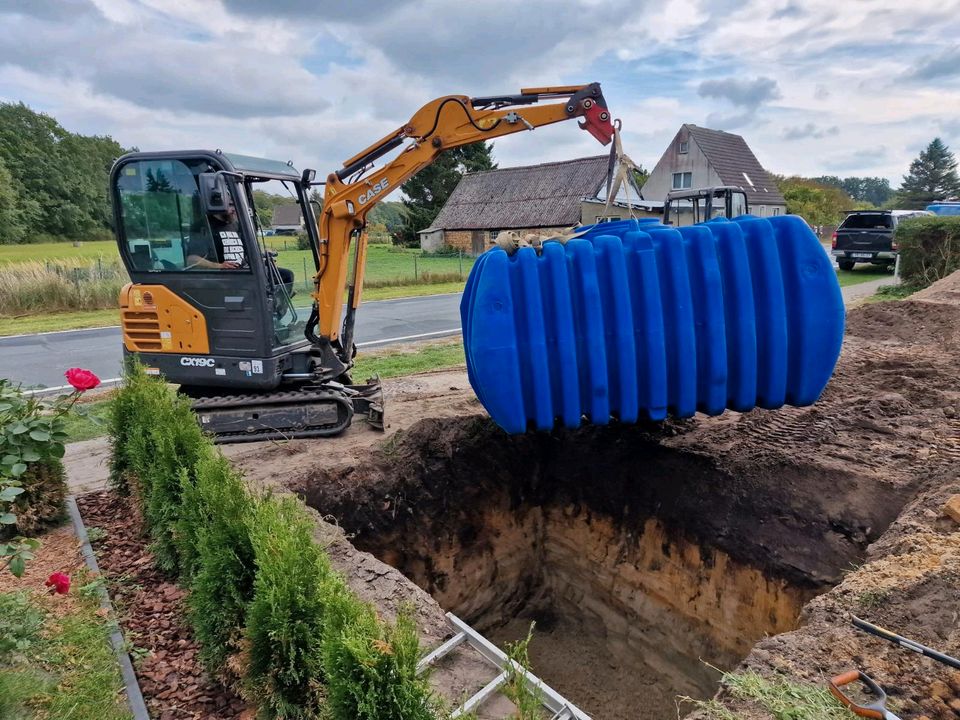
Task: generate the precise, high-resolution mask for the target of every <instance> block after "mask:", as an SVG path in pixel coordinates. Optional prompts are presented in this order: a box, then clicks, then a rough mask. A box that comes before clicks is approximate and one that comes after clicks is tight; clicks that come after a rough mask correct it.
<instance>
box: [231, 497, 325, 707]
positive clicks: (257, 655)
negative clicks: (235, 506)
mask: <svg viewBox="0 0 960 720" xmlns="http://www.w3.org/2000/svg"><path fill="white" fill-rule="evenodd" d="M312 530H313V523H312V521H311V519H310V517H309V516H308V515H307V514H306V513H305V512H304V510H303V508H302V507H301V506H300V504H299V503H298V502H297V501H296V500H295V499H293V498H283V499H277V498H267V499H265V500H263V501H261V502H260V503H259V504H258V507H257V511H256V512H255V513H254V514H253V517H252V521H251V523H250V539H251V541H252V544H253V552H254V557H255V559H256V573H257V574H256V579H255V580H254V585H253V600H252V602H251V604H250V607H249V608H248V610H247V632H246V636H247V640H248V643H249V655H250V659H249V670H248V685H249V691H250V695H251V697H253V698H256V699H257V701H258V702H259V703H260V707H261V710H263V711H265V712H266V713H267V715H268V717H273V718H284V719H285V720H297V719H298V718H313V717H316V716H317V713H318V712H319V711H320V708H321V706H322V700H323V686H322V681H323V679H324V673H323V655H322V642H323V631H324V619H325V609H326V602H325V599H326V596H328V595H329V594H330V589H329V586H330V585H331V584H332V583H333V581H334V580H333V573H332V571H331V569H330V562H329V560H328V559H327V556H326V554H325V553H324V552H323V550H322V549H321V548H320V547H319V546H318V545H317V544H316V543H314V542H313V537H312Z"/></svg>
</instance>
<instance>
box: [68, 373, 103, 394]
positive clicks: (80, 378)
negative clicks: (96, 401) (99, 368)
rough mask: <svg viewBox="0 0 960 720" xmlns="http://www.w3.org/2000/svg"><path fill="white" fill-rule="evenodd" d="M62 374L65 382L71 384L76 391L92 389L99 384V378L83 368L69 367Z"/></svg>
mask: <svg viewBox="0 0 960 720" xmlns="http://www.w3.org/2000/svg"><path fill="white" fill-rule="evenodd" d="M63 376H64V377H65V378H66V379H67V382H68V383H70V384H71V385H73V387H74V389H75V390H77V391H78V392H83V391H85V390H93V389H94V388H95V387H96V386H97V385H99V384H100V378H98V377H97V376H96V375H94V374H93V373H92V372H90V371H89V370H84V369H82V368H70V369H69V370H67V371H66V372H65V373H64V374H63Z"/></svg>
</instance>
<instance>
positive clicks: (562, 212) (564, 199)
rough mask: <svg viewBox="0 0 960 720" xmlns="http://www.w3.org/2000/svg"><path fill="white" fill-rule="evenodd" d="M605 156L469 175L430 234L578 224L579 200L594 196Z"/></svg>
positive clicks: (604, 174)
mask: <svg viewBox="0 0 960 720" xmlns="http://www.w3.org/2000/svg"><path fill="white" fill-rule="evenodd" d="M608 160H609V156H607V155H598V156H596V157H587V158H579V159H577V160H565V161H563V162H551V163H543V164H541V165H527V166H524V167H514V168H504V169H502V170H486V171H484V172H477V173H468V174H466V175H464V176H463V178H462V179H461V180H460V183H459V184H458V185H457V187H456V188H455V189H454V191H453V192H452V193H451V194H450V198H449V199H448V200H447V204H446V205H444V206H443V209H442V210H441V211H440V214H439V215H437V218H436V220H434V221H433V224H432V225H431V226H430V229H432V230H479V229H484V230H508V229H511V228H536V227H563V226H567V225H575V224H576V223H578V222H580V201H581V200H583V199H584V198H592V197H596V195H597V193H598V192H599V190H600V187H601V186H602V185H603V183H604V182H605V181H606V179H607V163H608Z"/></svg>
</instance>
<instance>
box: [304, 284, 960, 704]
mask: <svg viewBox="0 0 960 720" xmlns="http://www.w3.org/2000/svg"><path fill="white" fill-rule="evenodd" d="M950 283H952V285H950V287H946V285H949V284H950ZM954 286H960V276H958V277H956V278H953V277H951V278H947V280H945V281H942V283H941V288H940V290H939V292H936V293H930V292H928V293H926V297H925V298H923V299H922V300H910V301H903V302H891V303H883V304H876V305H868V306H865V307H863V308H860V309H857V310H854V311H852V312H851V313H850V314H849V317H848V322H847V336H846V339H845V344H844V351H843V355H842V357H841V360H840V363H839V365H838V367H837V370H836V373H835V375H834V378H833V380H832V381H831V383H830V385H829V386H828V388H827V390H826V391H825V393H824V394H823V397H822V398H821V399H820V400H819V401H818V402H817V404H816V405H814V406H812V407H808V408H785V409H782V410H779V411H773V412H768V411H755V412H751V413H748V414H744V415H738V414H735V413H727V414H725V415H724V416H721V417H718V418H699V417H698V418H696V419H694V420H690V421H684V422H674V423H667V424H663V425H658V426H631V427H625V426H615V425H611V426H609V427H586V428H583V429H581V430H579V431H576V432H556V433H551V434H532V435H526V436H519V437H509V436H506V435H505V434H503V433H502V432H500V431H499V430H498V429H496V428H495V427H493V426H492V425H491V423H490V422H489V421H488V420H487V419H485V418H483V417H477V416H474V417H462V418H458V419H445V420H431V419H425V420H423V421H421V422H420V423H418V424H416V425H414V426H413V427H411V428H410V429H409V430H407V431H405V432H402V433H398V434H397V435H396V436H394V437H393V438H391V439H390V441H388V442H387V443H386V444H384V445H383V446H382V447H381V448H379V449H377V450H375V451H372V452H371V453H370V454H369V457H368V459H367V460H365V461H363V460H361V461H356V460H353V459H351V460H349V461H347V462H343V461H338V460H337V456H336V453H330V452H325V453H322V454H321V453H316V454H312V455H311V457H310V460H311V463H312V464H311V469H310V470H309V471H307V472H304V471H303V468H302V466H301V471H300V472H298V473H297V475H296V476H295V477H294V478H293V479H292V480H291V481H290V486H291V489H293V490H295V491H296V492H298V493H300V494H302V495H303V496H304V497H305V498H306V499H307V501H308V503H309V504H311V505H312V506H313V507H315V508H317V509H318V511H319V512H320V513H321V514H324V515H332V516H333V517H335V518H336V519H337V521H338V522H339V524H340V525H341V526H342V527H343V528H344V529H345V530H346V531H347V532H348V533H352V534H353V538H352V539H353V542H354V544H356V545H357V546H358V547H359V548H361V549H371V550H372V551H374V552H376V553H377V554H379V551H381V550H382V549H383V546H384V545H385V544H388V543H390V542H394V541H396V540H397V538H399V537H400V536H401V535H403V534H404V533H407V532H414V531H415V532H417V533H424V532H425V530H424V526H426V528H427V529H428V531H429V533H433V534H434V536H435V537H437V538H439V537H442V536H444V535H445V534H449V533H457V534H459V539H460V541H461V542H462V543H466V542H469V541H470V539H471V533H475V532H477V530H478V528H476V527H475V526H474V522H475V521H476V519H477V516H478V513H477V507H478V506H481V505H482V504H483V503H484V501H485V500H486V499H487V498H488V496H489V494H490V493H500V492H504V491H506V492H509V493H510V499H511V502H512V503H514V504H515V505H516V506H518V507H519V506H522V505H525V504H530V505H558V506H561V505H562V506H565V507H573V508H574V509H575V510H576V511H577V512H583V513H598V514H603V515H607V516H611V517H613V518H615V519H616V520H618V522H619V523H620V524H622V525H628V526H629V525H633V524H635V525H636V527H638V528H640V527H642V522H643V520H644V519H646V518H648V517H650V516H651V515H656V516H657V517H659V518H660V519H661V520H663V521H664V522H666V523H667V525H668V526H669V527H671V528H673V530H674V531H675V532H677V533H681V534H683V535H686V536H691V537H693V538H695V539H697V540H698V541H700V542H701V544H703V545H704V546H706V547H711V546H712V547H716V548H719V549H722V550H724V551H725V552H727V553H729V554H730V555H731V556H732V557H733V558H734V559H736V560H739V561H741V562H743V563H746V564H750V565H753V566H755V567H759V568H761V569H763V570H764V571H765V572H767V573H768V574H769V575H770V576H771V577H779V578H783V579H785V580H788V581H790V582H791V583H794V584H796V585H799V586H801V587H807V588H809V589H810V590H811V591H812V592H823V591H826V590H828V589H829V588H830V587H832V586H836V587H835V588H834V589H832V590H830V591H829V592H825V593H824V594H821V595H820V596H819V597H817V598H816V599H814V600H813V601H811V603H810V604H808V606H807V608H806V609H805V612H804V615H803V617H802V619H801V627H800V628H799V629H798V630H796V631H794V632H791V633H786V634H783V635H779V636H776V637H773V638H769V639H767V640H764V641H761V642H760V643H759V644H758V645H757V646H756V647H755V649H754V651H753V652H752V653H751V654H750V656H749V657H748V658H747V660H746V661H745V666H746V667H750V668H753V669H756V670H758V671H760V672H763V673H771V672H776V671H780V672H785V673H787V674H788V675H790V676H791V677H793V678H794V679H802V680H807V681H811V682H814V683H817V684H822V683H823V682H824V679H825V678H826V677H829V676H830V675H833V674H835V673H838V672H842V671H844V670H847V669H850V668H852V667H860V668H861V669H864V670H866V671H868V672H871V673H873V674H874V675H875V676H876V678H877V679H878V680H879V681H880V682H881V683H882V684H883V685H884V686H885V687H886V689H887V690H888V692H890V694H891V699H892V700H893V702H894V703H897V707H898V708H899V711H900V712H902V713H903V714H904V716H905V717H908V718H910V717H917V716H918V715H919V714H921V713H925V714H926V716H927V717H929V718H955V717H957V716H960V712H957V711H955V710H954V709H952V706H956V707H957V708H960V702H958V701H957V699H956V698H957V693H958V690H960V685H958V679H960V678H958V677H957V676H951V675H950V674H949V673H948V672H947V669H946V668H944V667H943V666H938V665H936V664H935V663H933V662H932V661H929V660H925V659H922V658H919V657H917V656H916V655H913V654H910V653H906V652H904V651H901V650H899V649H897V648H895V647H893V646H889V645H887V644H885V643H883V642H882V641H880V640H876V639H873V638H871V637H869V636H866V635H863V634H861V633H858V632H856V631H854V630H853V629H852V628H850V627H849V616H850V614H851V613H856V614H859V615H861V616H864V617H866V618H867V619H871V620H874V621H879V622H882V623H884V624H886V625H887V626H888V627H890V628H891V629H895V630H897V631H899V632H900V633H902V634H905V635H907V636H910V637H913V638H915V639H917V640H919V641H921V642H924V643H927V644H929V645H933V646H935V647H938V648H939V649H941V650H943V651H945V652H948V653H951V654H954V655H957V654H960V622H958V619H960V527H958V526H957V525H956V524H955V523H953V522H952V521H950V520H947V519H945V517H944V515H943V511H942V508H943V504H944V502H945V500H946V499H947V498H948V497H949V496H950V495H951V494H954V493H957V492H960V485H958V473H960V293H956V292H953V290H951V288H953V289H956V288H955V287H954ZM303 461H304V459H303V458H302V459H300V462H303ZM504 489H506V490H504ZM412 552H416V551H412ZM420 552H424V553H427V554H428V553H429V548H422V549H421V550H420ZM951 683H952V684H951ZM723 701H724V702H725V703H728V704H729V705H730V707H731V708H733V709H735V710H736V711H737V712H738V714H739V715H740V716H741V717H743V718H747V719H752V718H766V717H769V715H767V714H766V713H765V712H764V711H762V710H760V709H758V708H756V707H752V706H749V705H747V704H744V703H740V702H737V701H734V700H732V699H726V698H725V699H723Z"/></svg>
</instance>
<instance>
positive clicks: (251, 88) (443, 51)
mask: <svg viewBox="0 0 960 720" xmlns="http://www.w3.org/2000/svg"><path fill="white" fill-rule="evenodd" d="M958 39H960V0H911V1H910V2H904V1H903V0H566V1H561V0H523V1H522V2H521V1H518V0H483V2H479V1H474V0H339V1H335V0H274V1H272V2H269V1H267V0H0V100H6V101H18V100H22V101H24V102H26V103H27V104H28V105H30V106H31V107H33V108H34V109H36V110H41V111H44V112H47V113H49V114H51V115H53V116H55V117H56V118H57V119H58V120H59V121H60V122H61V123H62V124H63V125H64V126H65V127H66V128H67V129H69V130H72V131H75V132H82V133H88V134H109V135H112V136H113V137H114V138H115V139H116V140H117V141H119V142H120V143H121V144H123V145H124V146H134V145H135V146H139V147H140V148H141V149H172V148H193V147H201V146H202V147H219V148H224V149H227V150H232V151H235V152H243V153H248V154H254V155H264V156H268V157H274V158H277V159H282V160H287V159H293V160H294V162H295V163H296V165H297V166H298V167H315V168H317V169H318V170H319V171H320V173H321V174H326V173H328V172H330V171H331V170H333V169H335V168H337V167H339V166H340V164H341V163H342V161H343V160H344V159H346V158H347V157H349V156H351V155H353V154H354V153H356V152H357V151H359V150H361V149H362V148H364V147H366V146H367V145H368V144H370V143H371V142H373V141H374V140H376V139H378V138H379V137H381V136H383V135H385V134H387V133H388V132H390V131H392V130H393V129H395V128H396V127H398V126H399V125H401V124H402V123H403V122H404V121H405V120H406V119H407V118H409V117H410V115H411V114H412V113H413V112H414V111H415V110H416V109H417V108H418V107H420V106H421V105H422V104H424V103H425V102H427V101H428V100H430V99H432V98H434V97H437V96H440V95H446V94H464V95H483V94H502V93H512V92H517V91H518V90H519V89H520V88H521V87H526V86H534V85H544V84H571V83H578V82H591V81H600V82H601V84H602V86H603V89H604V93H605V95H606V97H607V100H608V103H609V105H610V108H611V110H612V113H613V115H614V117H619V118H621V119H622V121H623V125H624V143H625V150H626V151H627V153H628V154H630V155H631V156H632V157H633V159H634V160H636V161H638V162H641V163H642V164H643V165H644V166H646V167H648V168H649V167H651V166H652V165H653V164H655V163H656V160H657V159H658V158H659V156H660V155H661V153H662V152H663V150H664V148H665V147H666V145H667V143H668V142H669V141H670V139H671V138H672V137H673V135H674V134H675V132H676V130H677V129H678V127H679V126H680V124H681V123H684V122H692V123H696V124H698V125H705V126H708V127H713V128H718V129H725V130H730V131H732V132H737V133H739V134H742V135H743V136H744V137H745V138H746V139H747V142H748V143H749V144H750V145H751V147H752V148H753V150H754V152H755V153H756V154H757V156H758V157H759V159H760V161H761V163H763V165H764V166H765V167H767V168H768V169H769V170H771V171H774V172H780V173H787V174H801V175H821V174H838V175H881V176H886V177H888V178H890V179H891V181H893V183H894V184H895V185H896V184H897V183H899V180H900V177H901V176H902V174H903V173H904V171H905V170H906V167H907V165H908V164H909V161H910V159H911V158H912V157H914V156H915V155H916V154H917V153H918V152H919V150H920V149H922V148H923V147H924V146H925V145H926V144H927V143H928V142H929V141H930V140H931V139H932V138H933V137H935V136H938V135H939V136H940V137H942V138H943V139H944V140H945V141H946V142H947V143H948V144H949V145H951V146H952V147H953V149H955V150H960V40H958ZM599 151H600V146H599V145H597V144H596V143H595V142H594V141H593V140H592V139H591V138H590V136H589V135H588V134H587V133H585V132H581V131H579V130H578V129H577V127H576V125H575V124H574V123H561V124H559V125H556V126H553V127H550V128H541V129H538V130H537V131H535V132H534V133H522V134H520V135H517V136H513V137H510V138H504V139H502V140H499V141H497V144H496V146H495V151H494V154H495V157H496V160H497V161H498V162H499V163H500V165H501V166H509V165H517V164H523V163H530V162H543V161H548V160H559V159H563V158H572V157H582V156H585V155H592V154H597V153H598V152H599Z"/></svg>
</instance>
